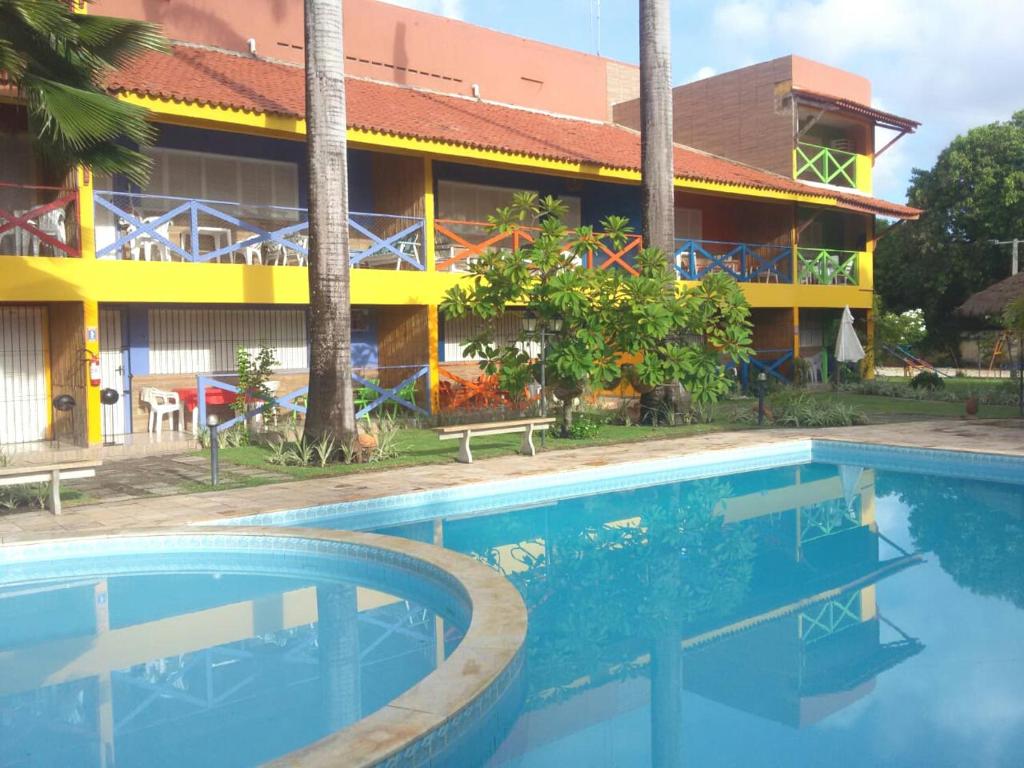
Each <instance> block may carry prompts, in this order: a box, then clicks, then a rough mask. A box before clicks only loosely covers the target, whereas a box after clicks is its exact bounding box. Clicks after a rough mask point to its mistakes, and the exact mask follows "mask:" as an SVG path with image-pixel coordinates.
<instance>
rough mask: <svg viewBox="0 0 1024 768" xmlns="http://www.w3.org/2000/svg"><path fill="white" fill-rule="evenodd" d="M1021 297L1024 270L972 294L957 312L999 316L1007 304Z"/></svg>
mask: <svg viewBox="0 0 1024 768" xmlns="http://www.w3.org/2000/svg"><path fill="white" fill-rule="evenodd" d="M1020 298H1024V272H1019V273H1017V274H1016V275H1010V276H1009V277H1008V278H1006V279H1005V280H1000V281H999V282H998V283H993V284H992V285H990V286H989V287H988V288H985V289H984V290H981V291H978V292H977V293H975V294H973V295H971V296H970V297H968V299H967V301H965V302H964V303H963V304H961V305H960V306H959V307H957V310H956V313H957V314H958V315H960V316H961V317H976V318H986V317H999V316H1000V315H1001V314H1002V313H1003V310H1004V309H1006V305H1007V304H1009V303H1011V302H1013V301H1015V300H1017V299H1020Z"/></svg>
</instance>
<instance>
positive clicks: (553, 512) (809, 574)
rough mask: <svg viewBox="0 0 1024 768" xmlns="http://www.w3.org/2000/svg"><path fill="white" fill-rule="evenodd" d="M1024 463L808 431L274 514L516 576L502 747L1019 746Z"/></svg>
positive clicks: (1001, 751)
mask: <svg viewBox="0 0 1024 768" xmlns="http://www.w3.org/2000/svg"><path fill="white" fill-rule="evenodd" d="M1022 469H1024V463H1022V462H1021V460H1019V459H1014V458H1007V457H998V456H982V455H965V454H957V453H953V452H945V451H913V450H908V449H887V448H877V447H872V446H858V445H849V444H839V443H823V442H815V443H811V442H809V441H803V442H795V443H791V444H787V445H785V446H782V447H773V448H770V449H758V450H755V451H746V452H743V451H740V452H720V453H719V454H717V455H713V456H704V457H697V458H686V459H682V460H677V461H669V462H657V463H651V464H646V465H633V466H630V467H625V468H622V467H618V468H597V469H587V470H583V471H580V472H576V473H566V474H565V475H563V476H560V477H559V478H557V479H552V478H544V479H542V480H537V479H527V480H521V479H520V480H516V481H514V482H507V483H499V484H492V485H488V486H479V487H475V488H474V487H466V488H460V489H452V490H451V491H450V492H431V493H429V494H413V495H409V496H407V497H400V498H391V499H386V500H379V501H370V502H358V503H354V504H349V505H339V506H337V507H334V508H323V509H319V510H299V511H296V512H294V513H289V514H287V515H283V516H282V515H278V516H273V515H270V516H265V517H263V518H262V521H263V522H288V523H290V524H296V523H300V524H303V525H319V526H327V527H332V526H337V527H348V528H373V529H374V530H377V531H379V532H383V533H388V534H391V535H393V536H403V537H407V538H409V539H415V540H419V541H423V542H431V543H434V544H437V545H441V546H444V547H446V548H449V549H451V550H454V551H457V552H461V553H464V554H468V555H470V556H472V557H474V558H476V559H478V560H480V561H482V562H484V563H487V564H488V565H489V566H490V567H491V568H493V569H494V570H495V571H497V572H499V573H501V574H503V575H504V576H505V578H507V579H508V580H509V581H510V582H511V583H512V584H514V585H515V587H516V588H517V589H518V590H519V592H520V594H521V595H522V596H523V599H524V600H525V602H526V605H527V609H528V611H529V632H528V638H527V645H526V683H525V684H526V693H525V698H524V701H523V705H522V709H521V710H520V711H519V713H518V717H517V719H516V721H515V723H514V724H513V725H512V726H511V729H510V732H509V733H508V735H507V737H505V738H504V739H503V740H502V742H501V744H500V746H499V747H498V749H497V750H496V752H495V754H493V755H492V756H491V757H490V758H489V760H487V761H486V764H488V765H490V766H509V767H511V766H516V767H517V768H529V767H531V766H559V767H561V766H564V765H587V766H609V767H610V766H648V765H655V766H681V765H684V764H685V765H698V766H865V765H900V766H906V765H911V766H918V765H920V766H965V765H972V766H973V765H984V766H1002V765H1007V766H1009V765H1019V764H1020V762H1021V761H1020V755H1021V754H1024V486H1022V485H1021V481H1022V480H1024V472H1022V471H1021V470H1022ZM481 762H483V760H481Z"/></svg>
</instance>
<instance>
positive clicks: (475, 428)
mask: <svg viewBox="0 0 1024 768" xmlns="http://www.w3.org/2000/svg"><path fill="white" fill-rule="evenodd" d="M554 423H555V419H554V418H553V417H545V418H537V419H515V420H512V421H489V422H483V423H481V424H457V425H453V426H449V427H437V428H436V431H437V432H439V433H441V434H448V433H451V432H465V431H466V430H467V429H468V430H471V431H472V432H474V433H476V432H483V430H485V429H491V428H495V427H525V426H529V425H530V424H533V425H534V426H535V427H537V426H539V425H541V424H554Z"/></svg>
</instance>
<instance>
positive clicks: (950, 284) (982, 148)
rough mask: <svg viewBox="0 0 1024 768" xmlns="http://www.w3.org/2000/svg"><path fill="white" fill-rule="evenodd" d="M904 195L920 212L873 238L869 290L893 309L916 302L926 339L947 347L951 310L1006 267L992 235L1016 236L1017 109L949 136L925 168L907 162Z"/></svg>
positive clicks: (1023, 166)
mask: <svg viewBox="0 0 1024 768" xmlns="http://www.w3.org/2000/svg"><path fill="white" fill-rule="evenodd" d="M907 196H908V199H909V202H910V204H911V205H913V206H916V207H918V208H923V209H924V213H923V214H922V216H921V218H920V219H919V220H918V221H912V222H907V223H905V224H901V225H899V226H898V227H897V228H896V229H895V230H894V231H892V232H891V233H889V234H884V236H882V237H881V238H880V239H879V242H878V246H877V248H876V250H875V286H876V290H877V291H878V292H879V293H880V294H881V296H882V300H883V302H884V303H885V306H886V307H888V308H889V309H891V310H893V311H896V312H902V311H904V310H908V309H916V308H921V309H922V310H923V311H924V321H925V324H926V326H927V328H928V343H929V344H930V345H931V346H933V347H945V348H947V349H949V350H951V351H952V350H954V349H955V346H956V341H957V339H958V335H959V331H960V324H961V323H962V319H960V318H958V316H957V315H956V314H955V313H954V311H953V310H954V309H955V308H956V307H958V306H959V305H960V304H962V303H963V302H964V300H965V299H966V298H967V297H968V296H970V295H971V294H972V293H975V292H976V291H979V290H981V289H982V288H985V287H986V286H988V285H991V284H992V283H994V282H996V281H998V280H1001V279H1002V278H1004V277H1006V276H1008V275H1009V274H1010V256H1009V253H1008V250H1007V249H1006V248H1005V247H1001V246H998V245H995V244H993V243H992V240H1007V239H1010V238H1013V237H1019V236H1024V111H1020V112H1017V113H1016V114H1015V115H1014V116H1013V117H1012V118H1011V119H1010V120H1009V121H1006V122H996V123H992V124H990V125H985V126H981V127H978V128H973V129H971V130H970V131H968V132H967V133H966V134H964V135H962V136H957V137H956V138H955V139H953V141H952V142H951V143H950V144H949V146H948V147H946V149H944V150H943V151H942V152H941V153H940V154H939V157H938V160H937V161H936V162H935V165H934V166H933V167H932V169H931V170H927V171H925V170H920V169H915V170H914V172H913V176H912V178H911V182H910V188H909V190H908V193H907Z"/></svg>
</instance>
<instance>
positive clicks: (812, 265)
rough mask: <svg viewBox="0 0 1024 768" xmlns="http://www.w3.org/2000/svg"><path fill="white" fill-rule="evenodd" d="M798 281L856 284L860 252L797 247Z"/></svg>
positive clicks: (806, 282) (815, 283)
mask: <svg viewBox="0 0 1024 768" xmlns="http://www.w3.org/2000/svg"><path fill="white" fill-rule="evenodd" d="M797 262H798V269H799V276H800V282H801V283H803V284H805V285H857V284H858V283H859V275H858V269H859V264H860V253H859V252H857V251H841V250H835V249H828V248H797Z"/></svg>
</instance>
